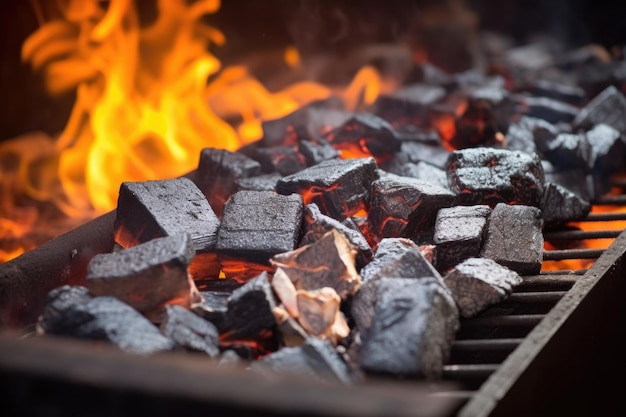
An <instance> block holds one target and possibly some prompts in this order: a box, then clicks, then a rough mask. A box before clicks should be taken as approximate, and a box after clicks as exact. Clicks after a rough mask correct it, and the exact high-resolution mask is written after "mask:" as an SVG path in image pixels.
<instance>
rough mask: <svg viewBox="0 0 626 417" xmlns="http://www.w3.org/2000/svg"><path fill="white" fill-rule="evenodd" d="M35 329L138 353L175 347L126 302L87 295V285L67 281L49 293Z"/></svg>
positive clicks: (44, 332)
mask: <svg viewBox="0 0 626 417" xmlns="http://www.w3.org/2000/svg"><path fill="white" fill-rule="evenodd" d="M37 332H38V334H42V335H43V334H48V335H56V336H68V337H76V338H80V339H86V340H96V341H104V342H107V343H111V344H112V345H114V346H116V347H118V348H119V349H121V350H123V351H126V352H130V353H137V354H152V353H157V352H162V351H169V350H172V349H173V348H174V342H173V341H172V340H170V339H168V338H167V337H165V336H164V335H163V334H161V332H160V331H159V329H158V327H156V326H155V325H154V324H152V323H151V322H150V321H149V320H148V319H147V318H145V317H144V316H143V315H142V314H141V313H140V312H138V311H137V310H135V309H134V308H132V307H131V306H129V305H128V304H126V303H124V302H123V301H121V300H119V299H117V298H115V297H110V296H103V297H90V296H89V295H88V293H87V289H86V288H84V287H82V288H81V287H77V286H70V285H64V286H61V287H57V288H55V289H54V290H52V291H50V292H49V293H48V296H47V299H46V302H45V305H44V308H43V312H42V314H41V316H40V318H39V320H38V323H37Z"/></svg>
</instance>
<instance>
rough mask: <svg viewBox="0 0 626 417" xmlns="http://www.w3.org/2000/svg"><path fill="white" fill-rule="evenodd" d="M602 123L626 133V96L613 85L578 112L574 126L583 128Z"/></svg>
mask: <svg viewBox="0 0 626 417" xmlns="http://www.w3.org/2000/svg"><path fill="white" fill-rule="evenodd" d="M600 123H604V124H607V125H609V126H611V127H613V128H615V129H617V130H618V131H619V132H621V133H626V97H625V96H624V94H623V93H622V92H621V91H619V90H618V89H617V88H616V87H615V86H613V85H610V86H608V87H606V88H605V89H604V90H602V91H601V92H600V93H599V94H598V95H596V96H595V97H594V98H593V99H591V100H590V101H589V102H588V103H587V104H586V105H585V107H583V108H582V109H581V110H580V111H579V112H578V114H577V115H576V118H575V119H574V122H573V124H574V126H576V127H579V128H583V129H588V128H591V127H592V126H595V125H597V124H600Z"/></svg>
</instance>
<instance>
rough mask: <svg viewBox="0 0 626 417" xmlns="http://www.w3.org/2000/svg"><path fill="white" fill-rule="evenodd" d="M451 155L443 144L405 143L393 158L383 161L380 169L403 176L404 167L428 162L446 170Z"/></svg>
mask: <svg viewBox="0 0 626 417" xmlns="http://www.w3.org/2000/svg"><path fill="white" fill-rule="evenodd" d="M449 155H450V151H449V150H447V149H446V148H445V147H444V146H443V145H442V144H441V143H425V142H419V141H403V142H402V145H401V148H400V151H399V152H396V153H395V154H394V155H393V156H392V157H391V158H389V159H387V160H385V161H381V163H380V164H379V167H380V169H382V170H384V171H387V172H391V173H393V174H397V175H403V174H402V171H403V170H404V169H405V168H404V166H405V165H407V164H411V163H413V164H418V163H420V162H426V163H428V164H430V165H433V166H435V167H437V168H441V169H444V168H445V166H446V162H447V161H448V156H449ZM407 176H410V175H407ZM446 181H447V180H446Z"/></svg>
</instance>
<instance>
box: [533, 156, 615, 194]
mask: <svg viewBox="0 0 626 417" xmlns="http://www.w3.org/2000/svg"><path fill="white" fill-rule="evenodd" d="M541 164H542V165H543V169H544V172H545V183H548V182H551V183H553V184H559V185H560V186H562V187H565V188H567V189H568V190H570V191H571V192H573V193H574V194H576V195H577V196H578V197H580V198H582V199H583V200H588V201H591V200H592V199H593V198H597V197H600V196H601V195H602V194H603V192H598V193H596V191H595V190H594V179H593V176H592V175H591V174H589V173H587V171H586V169H585V167H576V168H573V169H565V170H561V169H557V168H555V167H554V164H552V163H551V162H550V161H547V160H543V161H541Z"/></svg>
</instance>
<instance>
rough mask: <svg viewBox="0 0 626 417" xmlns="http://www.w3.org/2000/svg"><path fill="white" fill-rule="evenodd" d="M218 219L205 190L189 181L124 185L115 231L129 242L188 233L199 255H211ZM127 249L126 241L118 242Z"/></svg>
mask: <svg viewBox="0 0 626 417" xmlns="http://www.w3.org/2000/svg"><path fill="white" fill-rule="evenodd" d="M219 223H220V222H219V219H218V218H217V215H216V214H215V212H214V211H213V209H212V208H211V206H210V205H209V202H208V201H207V199H206V197H205V196H204V194H202V191H200V189H199V188H198V187H197V186H196V184H194V182H193V181H191V180H190V179H188V178H185V177H183V178H175V179H168V180H152V181H140V182H123V183H122V185H121V186H120V193H119V198H118V203H117V210H116V218H115V229H116V230H119V229H120V228H123V229H124V230H125V231H126V232H127V233H129V234H130V237H129V240H132V239H135V240H136V241H137V242H147V241H149V240H152V239H154V238H157V237H164V236H172V235H177V234H180V233H189V234H190V235H191V238H192V240H193V245H194V248H195V250H196V251H197V252H212V251H213V250H214V249H215V244H216V243H217V231H218V228H219ZM118 243H120V244H121V245H122V246H123V247H127V246H128V245H127V244H124V242H118Z"/></svg>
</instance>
